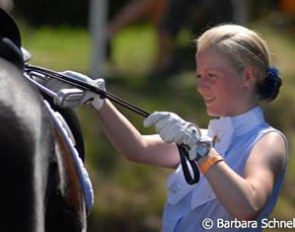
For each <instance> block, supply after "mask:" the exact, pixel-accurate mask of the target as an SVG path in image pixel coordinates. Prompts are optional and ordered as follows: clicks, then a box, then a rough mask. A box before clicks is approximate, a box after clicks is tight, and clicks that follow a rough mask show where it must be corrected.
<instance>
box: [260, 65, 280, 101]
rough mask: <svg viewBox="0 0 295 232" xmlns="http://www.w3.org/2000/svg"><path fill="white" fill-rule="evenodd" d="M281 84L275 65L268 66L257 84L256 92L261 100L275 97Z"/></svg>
mask: <svg viewBox="0 0 295 232" xmlns="http://www.w3.org/2000/svg"><path fill="white" fill-rule="evenodd" d="M281 85H282V79H281V78H280V75H279V70H278V69H277V68H275V67H269V68H268V69H267V71H266V78H265V79H264V81H263V82H262V83H261V84H260V85H258V93H259V94H260V96H261V99H262V100H269V101H271V100H273V99H275V98H276V97H277V95H278V93H279V89H280V87H281Z"/></svg>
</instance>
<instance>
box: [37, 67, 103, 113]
mask: <svg viewBox="0 0 295 232" xmlns="http://www.w3.org/2000/svg"><path fill="white" fill-rule="evenodd" d="M60 74H62V75H65V76H68V77H71V78H73V79H76V80H79V81H83V82H85V83H87V84H90V85H92V86H96V87H98V88H99V89H101V90H103V91H105V81H104V80H103V79H101V78H99V79H96V80H93V79H91V78H90V77H88V76H86V75H84V74H81V73H78V72H73V71H64V72H61V73H60ZM38 82H39V83H40V84H42V85H43V86H45V87H46V88H48V89H50V90H51V91H52V92H54V93H55V94H56V96H55V98H54V100H55V103H56V104H57V105H59V106H60V107H77V106H81V105H83V104H86V103H89V102H91V105H92V106H93V107H94V108H95V109H96V110H100V109H101V107H102V106H103V103H104V99H103V98H101V97H100V96H99V95H98V94H95V93H93V92H90V91H86V90H84V89H83V90H82V89H80V88H78V87H75V86H73V85H71V84H69V83H66V82H63V81H60V80H57V79H54V78H48V79H45V80H40V81H38Z"/></svg>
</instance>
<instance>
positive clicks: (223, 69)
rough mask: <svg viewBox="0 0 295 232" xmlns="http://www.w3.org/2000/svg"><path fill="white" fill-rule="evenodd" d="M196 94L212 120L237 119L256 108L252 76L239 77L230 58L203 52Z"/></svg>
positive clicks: (210, 50)
mask: <svg viewBox="0 0 295 232" xmlns="http://www.w3.org/2000/svg"><path fill="white" fill-rule="evenodd" d="M196 67H197V70H196V75H197V78H198V87H197V91H198V92H199V93H200V94H201V95H202V97H203V99H204V102H205V104H206V108H207V113H208V114H209V115H210V116H235V115H238V114H241V113H244V112H246V111H247V110H249V109H250V108H251V107H254V106H255V105H256V104H257V101H256V100H255V99H256V98H255V97H254V95H253V91H252V90H253V88H251V85H253V84H251V83H253V80H252V79H253V78H252V76H253V75H248V74H249V73H248V74H247V73H246V72H242V73H239V72H238V71H237V70H235V69H234V68H233V65H232V64H231V63H230V61H229V60H228V59H227V57H226V56H225V55H223V54H221V53H220V52H217V51H216V50H212V49H209V48H202V49H201V50H199V51H198V52H197V54H196Z"/></svg>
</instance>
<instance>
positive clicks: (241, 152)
mask: <svg viewBox="0 0 295 232" xmlns="http://www.w3.org/2000/svg"><path fill="white" fill-rule="evenodd" d="M272 131H276V132H278V133H280V134H281V135H282V137H283V138H284V140H285V141H286V138H285V136H284V135H283V134H282V133H281V132H279V131H278V130H276V129H274V128H272V127H270V126H269V125H268V124H267V123H266V122H265V120H264V116H263V112H262V109H261V108H260V107H256V108H253V109H252V110H250V111H248V112H246V113H244V114H242V115H238V116H235V117H222V118H220V119H214V120H211V121H210V123H209V126H208V130H202V133H204V134H206V135H209V136H210V137H216V138H217V139H216V145H215V148H216V150H217V151H218V152H219V154H220V155H222V156H223V158H224V160H225V162H226V163H227V164H228V165H229V166H230V167H231V168H232V169H233V170H234V171H235V172H236V173H238V174H239V175H242V174H243V172H244V168H245V164H246V161H247V159H248V157H249V154H250V152H251V149H252V148H253V146H254V145H255V144H256V143H257V141H258V140H259V139H260V138H261V137H262V136H264V135H265V134H267V133H269V132H272ZM286 147H287V141H286ZM285 157H286V158H285V165H284V168H283V170H282V172H281V173H280V175H279V177H278V179H277V181H276V183H275V186H274V189H273V192H272V194H271V196H270V198H269V200H268V201H267V203H266V205H265V207H264V209H263V210H262V212H261V213H260V215H259V217H258V218H257V220H256V221H257V225H251V226H252V227H251V228H247V229H245V228H244V229H241V228H239V229H237V228H231V229H229V228H227V229H225V231H251V232H256V231H261V229H260V224H259V222H260V221H261V219H263V218H267V217H268V216H269V215H270V213H271V211H272V210H273V208H274V206H275V203H276V201H277V198H278V196H279V192H280V189H281V186H282V183H283V180H284V176H285V172H286V167H287V154H286V156H285ZM167 187H168V197H167V202H166V205H165V208H164V213H163V225H162V231H163V232H173V231H177V232H201V231H206V232H208V231H214V232H215V231H223V230H222V229H220V228H219V227H217V221H218V219H223V220H229V221H230V220H231V221H232V220H234V218H232V217H231V216H230V215H229V213H228V212H227V211H226V210H225V208H224V207H223V206H222V205H221V204H220V203H219V201H218V200H217V199H216V196H215V193H214V192H213V190H212V189H211V186H210V185H209V183H208V182H207V180H206V178H205V177H204V176H203V175H201V178H200V181H199V183H197V184H195V185H189V184H187V183H186V181H185V179H184V176H183V172H182V167H181V165H179V166H178V168H177V169H176V170H175V171H174V173H172V174H171V175H170V177H169V178H168V181H167ZM206 218H209V219H210V220H212V222H213V225H212V226H213V227H212V228H210V229H209V230H208V229H205V228H203V226H202V221H203V220H205V219H206Z"/></svg>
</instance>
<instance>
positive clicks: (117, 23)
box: [106, 0, 235, 76]
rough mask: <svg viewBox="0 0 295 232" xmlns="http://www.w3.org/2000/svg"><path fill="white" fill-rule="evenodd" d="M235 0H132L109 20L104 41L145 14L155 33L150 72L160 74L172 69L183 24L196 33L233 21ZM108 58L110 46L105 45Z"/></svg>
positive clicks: (167, 72) (109, 56) (175, 61)
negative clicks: (153, 55)
mask: <svg viewBox="0 0 295 232" xmlns="http://www.w3.org/2000/svg"><path fill="white" fill-rule="evenodd" d="M233 1H235V0H223V1H220V0H133V1H130V2H129V3H127V4H126V5H125V7H124V8H123V9H122V10H121V11H120V12H119V13H118V14H117V15H116V16H115V17H114V18H113V19H112V20H111V21H110V22H109V24H108V26H107V29H106V37H107V41H108V42H109V45H110V42H111V40H112V39H113V38H114V36H116V34H117V33H118V32H119V31H120V30H122V29H123V28H125V27H126V26H128V25H130V24H132V23H135V22H137V21H138V20H140V19H142V18H145V17H148V18H149V20H150V22H152V25H153V27H154V28H155V31H156V36H157V38H156V39H157V51H156V56H155V58H154V62H153V64H152V67H151V70H150V74H149V75H150V76H162V75H166V74H171V73H172V72H174V71H176V70H175V68H176V67H177V60H176V57H175V56H174V54H173V49H174V42H175V39H176V38H177V36H178V34H179V32H180V31H181V30H182V29H183V28H188V29H189V30H190V31H191V32H192V33H193V34H194V36H195V35H198V34H199V33H200V32H202V30H204V29H205V28H206V27H208V26H213V25H216V24H219V23H222V22H233V21H234V9H233V8H234V7H233ZM107 56H108V58H109V59H110V58H111V49H110V48H109V49H108V54H107Z"/></svg>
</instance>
